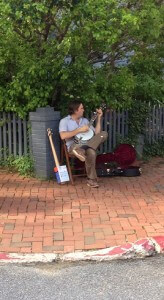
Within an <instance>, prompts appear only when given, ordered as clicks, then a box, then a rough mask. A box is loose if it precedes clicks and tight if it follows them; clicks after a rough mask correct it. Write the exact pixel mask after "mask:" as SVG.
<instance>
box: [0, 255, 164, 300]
mask: <svg viewBox="0 0 164 300" xmlns="http://www.w3.org/2000/svg"><path fill="white" fill-rule="evenodd" d="M0 299H1V300H26V299H27V300H56V299H57V300H84V299H85V300H96V299H98V300H132V299H134V300H151V299H152V300H164V256H157V257H152V258H147V259H144V260H134V261H113V262H101V263H95V262H94V263H90V262H85V263H52V264H37V265H34V264H33V265H18V264H17V265H12V264H7V265H2V264H0Z"/></svg>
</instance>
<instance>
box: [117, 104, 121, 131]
mask: <svg viewBox="0 0 164 300" xmlns="http://www.w3.org/2000/svg"><path fill="white" fill-rule="evenodd" d="M120 118H121V114H120V110H118V112H117V134H118V136H120V133H121V131H120V123H121V121H120Z"/></svg>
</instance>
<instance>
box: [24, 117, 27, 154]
mask: <svg viewBox="0 0 164 300" xmlns="http://www.w3.org/2000/svg"><path fill="white" fill-rule="evenodd" d="M23 146H24V149H23V154H25V155H26V154H27V120H26V119H25V120H23Z"/></svg>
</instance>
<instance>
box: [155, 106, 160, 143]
mask: <svg viewBox="0 0 164 300" xmlns="http://www.w3.org/2000/svg"><path fill="white" fill-rule="evenodd" d="M155 125H156V128H155V140H156V141H157V142H158V140H159V106H156V108H155Z"/></svg>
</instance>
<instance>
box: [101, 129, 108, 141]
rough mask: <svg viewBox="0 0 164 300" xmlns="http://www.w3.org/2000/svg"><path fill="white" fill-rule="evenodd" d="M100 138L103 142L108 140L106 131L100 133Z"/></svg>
mask: <svg viewBox="0 0 164 300" xmlns="http://www.w3.org/2000/svg"><path fill="white" fill-rule="evenodd" d="M100 136H101V138H102V139H103V140H104V141H105V140H106V139H107V138H108V133H107V132H106V131H101V132H100Z"/></svg>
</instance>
